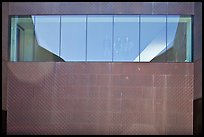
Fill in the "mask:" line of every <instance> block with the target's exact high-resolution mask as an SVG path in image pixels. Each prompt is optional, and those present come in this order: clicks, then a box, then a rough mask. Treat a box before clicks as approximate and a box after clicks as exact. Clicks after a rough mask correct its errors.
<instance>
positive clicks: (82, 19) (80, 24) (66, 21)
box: [60, 16, 86, 61]
mask: <svg viewBox="0 0 204 137" xmlns="http://www.w3.org/2000/svg"><path fill="white" fill-rule="evenodd" d="M60 56H61V57H62V58H63V59H64V60H65V61H85V60H86V16H62V17H61V55H60Z"/></svg>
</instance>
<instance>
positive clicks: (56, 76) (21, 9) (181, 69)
mask: <svg viewBox="0 0 204 137" xmlns="http://www.w3.org/2000/svg"><path fill="white" fill-rule="evenodd" d="M92 14H94V15H118V16H119V15H139V16H143V15H144V16H145V15H164V16H165V17H166V18H167V17H168V16H169V15H182V16H183V15H184V16H191V17H192V28H193V29H192V59H193V60H192V61H189V62H184V61H183V62H182V61H181V62H168V61H161V58H162V55H161V56H160V57H158V58H155V61H153V62H142V61H141V62H125V61H120V62H110V61H105V62H100V61H96V62H87V61H84V62H82V61H79V62H69V61H67V62H61V61H62V60H61V59H59V58H58V57H54V59H53V56H52V55H50V54H49V53H47V52H45V51H44V50H42V49H37V51H39V52H38V53H39V54H36V56H37V59H36V57H34V56H32V57H34V58H35V59H36V60H30V61H29V62H27V61H25V60H20V59H19V60H17V61H15V60H11V48H10V47H9V45H10V44H11V43H12V42H11V41H10V40H11V36H12V35H11V34H12V33H11V31H10V26H11V25H12V21H11V15H12V16H19V15H25V16H30V15H33V16H40V15H59V16H63V15H92ZM2 18H3V22H2V34H3V35H2V85H3V86H2V104H3V105H2V110H4V111H7V121H6V124H7V125H6V127H7V134H157V135H160V134H167V135H168V134H193V132H194V134H197V133H200V132H201V129H200V127H201V126H202V125H199V124H200V123H199V121H201V120H200V118H201V119H202V117H200V113H201V112H200V110H201V108H200V107H199V105H200V104H201V101H202V84H201V82H202V77H201V76H202V38H201V37H202V31H201V30H202V3H199V2H97V3H94V2H87V3H86V2H79V3H75V2H52V3H49V2H40V3H38V2H30V3H27V2H4V3H3V4H2ZM50 35H51V34H50ZM179 35H182V34H179ZM94 37H96V36H94ZM91 38H92V37H91ZM27 39H28V38H27ZM178 42H179V40H178ZM177 50H182V49H181V48H177ZM45 55H46V57H48V58H47V60H46V59H45V60H43V59H44V58H45ZM19 58H21V57H19ZM50 58H51V62H50ZM167 58H168V56H167ZM55 59H56V60H55ZM53 60H54V61H53ZM48 61H49V62H48Z"/></svg>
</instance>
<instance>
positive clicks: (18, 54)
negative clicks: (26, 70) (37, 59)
mask: <svg viewBox="0 0 204 137" xmlns="http://www.w3.org/2000/svg"><path fill="white" fill-rule="evenodd" d="M34 39H35V36H34V24H33V21H32V18H31V16H21V17H19V16H13V17H11V39H10V40H11V41H10V61H33V56H34Z"/></svg>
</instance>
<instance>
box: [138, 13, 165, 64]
mask: <svg viewBox="0 0 204 137" xmlns="http://www.w3.org/2000/svg"><path fill="white" fill-rule="evenodd" d="M140 33H141V34H140V35H141V45H140V61H141V62H150V61H151V60H152V59H154V58H155V57H156V56H158V55H160V54H161V53H162V51H165V49H166V16H153V15H151V16H150V15H143V16H141V31H140Z"/></svg>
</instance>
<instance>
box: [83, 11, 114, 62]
mask: <svg viewBox="0 0 204 137" xmlns="http://www.w3.org/2000/svg"><path fill="white" fill-rule="evenodd" d="M112 30H113V16H108V15H107V16H103V15H100V16H95V15H90V16H88V17H87V60H88V61H112Z"/></svg>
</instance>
